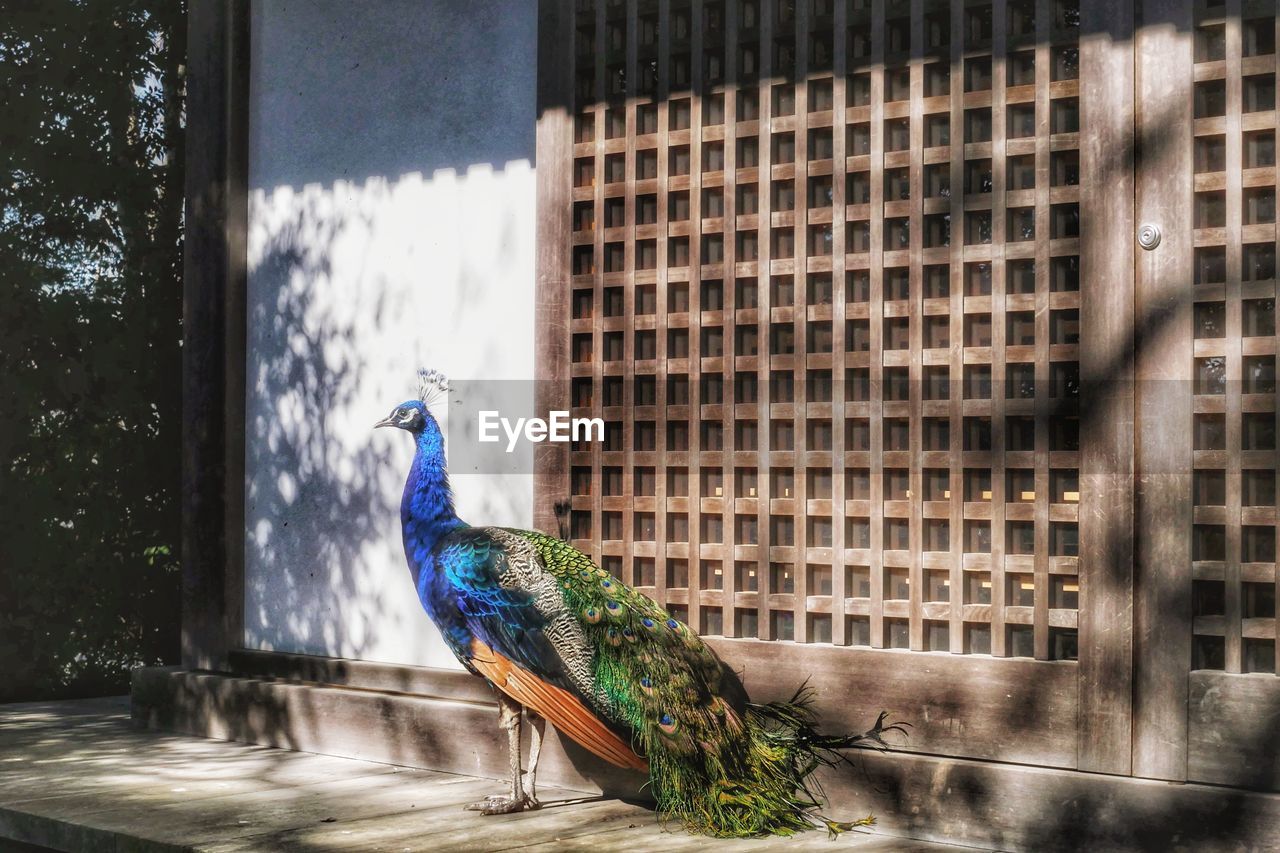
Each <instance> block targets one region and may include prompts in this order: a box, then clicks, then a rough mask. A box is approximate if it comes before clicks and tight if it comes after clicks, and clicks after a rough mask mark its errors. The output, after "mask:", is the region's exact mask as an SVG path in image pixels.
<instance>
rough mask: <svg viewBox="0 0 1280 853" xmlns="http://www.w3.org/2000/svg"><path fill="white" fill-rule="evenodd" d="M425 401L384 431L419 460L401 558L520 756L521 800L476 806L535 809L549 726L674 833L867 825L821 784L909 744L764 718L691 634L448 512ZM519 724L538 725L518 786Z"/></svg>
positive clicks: (576, 566) (802, 715) (495, 810)
mask: <svg viewBox="0 0 1280 853" xmlns="http://www.w3.org/2000/svg"><path fill="white" fill-rule="evenodd" d="M419 378H420V389H419V396H418V399H416V400H408V401H406V402H404V403H401V404H400V405H398V406H396V407H395V409H393V410H392V412H391V414H390V415H388V416H387V417H386V418H385V419H383V420H382V421H380V422H378V424H377V425H376V426H378V427H396V428H399V429H402V430H405V431H406V432H408V433H409V434H410V435H412V436H413V438H414V441H415V443H416V445H417V453H416V454H415V456H414V459H413V465H412V467H411V468H410V470H409V476H408V479H407V481H406V483H405V487H404V495H403V499H402V501H401V505H400V521H401V525H402V529H403V536H404V550H405V557H406V559H407V561H408V564H409V569H410V572H411V573H412V576H413V581H414V584H415V585H416V587H417V593H418V598H419V599H420V600H421V602H422V606H423V608H424V609H425V610H426V612H427V615H428V616H430V618H431V620H432V621H433V622H434V623H435V624H436V626H437V627H438V628H439V629H440V632H441V634H442V636H443V637H444V640H445V642H446V643H447V644H448V646H449V648H450V649H451V650H452V651H453V653H454V654H455V655H457V657H458V660H459V661H461V662H462V664H463V666H465V667H466V668H467V669H468V670H469V671H470V672H472V673H473V674H475V675H477V676H480V677H482V678H485V679H487V680H488V681H489V683H490V684H491V685H492V686H493V687H494V688H495V692H496V693H497V696H498V710H499V715H498V716H499V725H500V727H501V728H502V729H504V730H505V732H506V735H507V742H508V746H509V749H510V760H511V777H512V778H511V792H510V794H509V795H507V794H503V795H494V796H490V797H488V798H486V799H485V800H484V801H481V802H478V803H472V804H470V805H469V806H468V808H470V809H474V810H477V811H480V812H482V813H483V814H487V815H494V814H507V813H511V812H517V811H522V810H525V809H534V808H537V807H538V805H539V803H538V799H537V787H536V785H537V766H538V757H539V753H540V751H541V748H542V741H543V735H544V732H545V727H546V723H547V721H548V720H549V721H550V722H551V724H552V725H554V726H555V727H556V729H557V730H558V731H559V732H560V733H561V734H563V735H565V736H567V737H569V738H571V739H572V740H574V741H576V742H577V743H578V744H580V745H581V746H583V747H584V748H586V749H587V750H589V751H591V752H592V753H594V754H595V755H597V756H599V757H600V758H602V759H604V760H605V761H608V762H610V763H611V764H614V765H616V766H618V767H623V768H630V769H633V770H637V771H641V772H645V773H648V775H649V779H650V782H651V786H652V791H653V794H654V797H655V799H656V800H657V805H658V811H659V815H660V816H661V817H662V818H663V819H664V820H672V821H676V822H679V823H680V824H681V825H683V827H684V828H685V829H687V830H689V831H691V832H696V833H702V834H706V835H712V836H718V837H753V836H762V835H770V834H773V835H784V836H785V835H791V834H793V833H796V832H800V831H803V830H806V829H810V828H814V827H822V826H825V827H826V828H827V829H828V831H829V832H831V833H833V834H838V833H839V832H841V831H844V830H847V829H851V828H852V827H854V826H866V825H870V824H871V823H872V822H873V818H871V817H866V818H862V819H861V820H857V821H852V822H841V821H835V820H831V819H828V818H825V817H823V816H822V815H821V814H820V809H821V803H820V797H821V790H820V789H819V788H818V786H817V784H816V781H815V780H814V779H813V773H814V771H815V770H817V769H818V768H819V767H822V766H834V765H835V764H837V763H838V762H840V761H843V760H846V759H845V756H843V755H842V754H841V753H840V750H843V749H846V748H848V747H852V746H854V745H855V744H862V745H866V746H872V747H876V748H885V747H886V746H887V744H886V742H885V741H884V739H883V736H884V735H885V734H886V733H887V732H890V731H896V732H900V733H903V729H902V727H901V725H900V724H889V725H886V723H885V719H886V715H885V714H884V713H881V714H880V716H879V719H877V720H876V723H875V725H874V726H873V727H872V728H871V729H870V730H869V731H867V732H866V733H864V734H859V735H827V734H822V733H821V732H819V731H818V730H817V728H816V727H815V714H814V711H813V707H812V691H810V690H808V689H807V688H805V687H804V686H802V687H801V688H800V689H799V690H798V691H797V692H796V694H795V696H794V697H793V698H792V700H791V701H789V702H774V703H769V704H754V703H752V702H751V701H750V699H749V698H748V696H747V693H746V691H745V689H744V688H743V685H742V683H741V681H740V680H739V678H738V677H737V675H736V674H735V673H734V672H733V671H732V670H731V669H729V668H728V667H727V666H726V665H725V664H723V663H722V662H721V661H720V659H719V658H718V657H717V656H716V655H715V653H714V652H713V651H712V650H711V649H710V648H709V647H708V646H707V645H706V644H704V643H703V642H702V640H701V639H700V638H699V637H698V636H697V634H695V633H694V632H693V631H692V630H690V628H689V627H688V626H687V625H685V624H684V623H683V622H681V621H680V620H678V619H674V618H672V617H671V615H670V614H668V613H667V612H666V611H664V610H663V609H662V608H661V607H659V606H658V604H657V603H655V602H654V601H653V600H651V599H650V598H648V597H646V596H645V595H642V594H641V593H639V592H636V591H635V590H633V589H631V588H630V587H628V586H627V585H626V584H624V583H622V581H620V580H619V579H618V578H615V577H612V576H611V575H609V574H608V573H607V572H605V571H603V570H602V569H601V568H600V567H599V566H597V565H595V564H594V563H593V562H592V561H591V559H590V558H589V557H588V556H587V555H586V554H583V553H582V552H581V551H579V550H577V549H576V548H574V547H572V546H571V545H570V544H569V543H567V542H565V541H563V540H562V539H559V538H556V537H552V536H548V535H545V534H543V533H538V532H535V531H530V530H515V529H508V528H503V527H472V526H471V525H469V524H467V523H466V522H464V521H462V520H461V519H460V518H458V515H457V513H456V512H455V511H454V504H453V497H452V493H451V492H450V489H449V477H448V473H447V471H446V466H445V452H444V437H443V435H442V433H441V430H440V426H439V424H438V423H437V421H436V419H435V417H434V416H433V415H432V413H431V411H430V410H429V408H428V407H429V405H431V404H432V403H433V402H434V400H435V399H436V398H438V397H439V396H440V395H443V394H447V393H448V391H449V388H448V383H447V381H446V380H445V378H444V377H443V376H442V375H441V374H440V373H438V372H436V371H419ZM522 716H523V717H527V719H528V722H529V724H530V726H531V729H532V733H531V746H530V756H529V766H528V778H527V784H525V783H524V782H523V781H522V771H521V756H520V734H521V731H520V730H521V726H522Z"/></svg>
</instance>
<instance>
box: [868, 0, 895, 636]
mask: <svg viewBox="0 0 1280 853" xmlns="http://www.w3.org/2000/svg"><path fill="white" fill-rule="evenodd" d="M885 4H886V0H871V20H872V22H873V26H872V29H871V61H870V62H869V63H867V64H866V65H864V67H865V68H868V69H869V71H870V74H871V157H870V166H871V169H870V171H871V204H870V217H869V218H870V239H871V246H870V249H871V251H870V257H869V261H870V283H869V290H870V294H869V296H868V299H869V300H870V305H869V309H870V310H869V311H868V315H869V317H870V319H869V321H868V322H869V324H870V329H869V334H868V339H869V349H870V383H871V392H870V397H871V404H870V405H869V406H868V410H869V412H868V414H869V418H870V433H871V435H870V445H869V448H870V454H869V456H870V459H869V464H868V466H867V470H868V471H869V473H870V477H871V490H870V497H871V511H870V513H869V516H868V523H869V524H870V525H871V536H870V541H869V543H868V545H869V547H870V549H871V554H870V556H871V561H870V562H871V566H870V571H871V620H870V621H871V646H872V648H877V649H879V648H885V647H887V646H888V645H889V643H888V642H886V639H885V638H886V634H887V628H886V625H885V621H884V590H885V565H884V563H885V561H884V518H885V516H884V454H883V449H884V433H883V424H884V388H885V382H884V337H883V336H884V289H883V282H884V279H883V275H882V273H883V270H884V217H883V211H884V149H885V146H884V112H885V110H884V101H885V94H884V93H885V82H884V63H885V55H884V54H885V47H884V27H883V26H876V24H879V23H880V22H882V21H884V19H885Z"/></svg>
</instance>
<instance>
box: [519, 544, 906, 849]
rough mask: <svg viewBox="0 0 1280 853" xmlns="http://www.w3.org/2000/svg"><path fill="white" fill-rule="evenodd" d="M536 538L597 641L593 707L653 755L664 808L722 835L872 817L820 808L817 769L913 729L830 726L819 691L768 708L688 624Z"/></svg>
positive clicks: (838, 828) (840, 825)
mask: <svg viewBox="0 0 1280 853" xmlns="http://www.w3.org/2000/svg"><path fill="white" fill-rule="evenodd" d="M511 532H512V533H517V534H518V535H520V536H523V537H525V538H526V539H528V540H529V541H530V542H531V543H532V544H533V545H534V547H535V549H536V551H537V555H538V558H539V561H540V562H541V563H542V565H543V566H544V567H545V568H546V570H547V571H549V572H550V573H552V574H553V575H554V576H555V578H556V580H557V582H558V584H559V587H560V595H561V597H562V598H563V600H564V604H565V605H566V606H567V607H568V608H569V610H570V611H571V612H573V613H575V614H577V621H578V622H579V623H580V626H581V628H582V631H583V633H584V635H585V639H586V642H587V643H588V645H589V646H590V647H591V648H592V650H593V654H592V660H591V662H590V668H591V673H592V676H591V689H590V690H588V691H586V692H587V693H588V694H589V695H587V696H585V697H584V698H585V699H587V701H588V702H589V703H590V704H591V706H592V708H593V710H594V711H595V713H597V714H598V715H599V717H600V718H601V719H603V720H605V721H607V722H608V723H609V724H610V725H611V726H612V727H613V728H615V729H616V730H617V731H618V732H619V733H620V734H622V733H625V734H626V735H629V736H630V739H631V744H632V747H633V748H634V749H635V750H636V752H638V753H639V754H641V755H643V756H645V757H646V758H647V759H648V762H649V776H650V781H651V784H652V788H653V793H654V797H655V798H656V799H657V801H658V810H659V814H660V815H661V816H662V817H663V819H665V820H669V821H674V822H679V823H680V824H681V825H682V826H683V827H684V828H685V829H687V830H689V831H690V832H696V833H700V834H704V835H712V836H718V837H723V838H744V837H753V836H760V835H792V834H794V833H796V832H802V831H804V830H807V829H813V828H815V827H818V826H825V827H826V828H827V830H828V831H829V832H830V833H832V834H839V833H840V832H843V831H845V830H848V829H852V828H854V827H856V826H869V825H870V824H871V823H872V822H873V819H872V818H870V817H866V818H863V819H861V820H857V821H853V822H840V821H833V820H829V819H827V818H825V817H823V816H822V815H821V814H820V809H821V803H820V795H821V790H820V789H819V787H818V783H817V780H816V779H815V778H814V775H813V774H814V772H815V771H817V770H818V769H819V768H821V767H833V766H835V765H837V764H839V763H841V762H843V761H846V760H847V759H846V757H845V756H843V755H842V754H841V753H840V750H843V749H847V748H849V747H853V746H858V745H869V746H874V747H877V748H885V747H886V746H887V745H886V744H885V742H884V740H882V735H883V734H884V733H886V732H889V731H896V732H900V733H905V730H904V729H903V728H902V726H901V725H888V726H886V725H885V724H884V722H885V716H886V715H885V714H881V715H880V718H879V719H878V720H877V721H876V724H875V725H874V726H873V727H872V728H871V729H870V730H869V731H868V732H866V733H865V734H859V735H842V736H833V735H824V734H822V733H820V732H819V731H818V729H817V728H816V725H815V716H814V712H813V696H812V691H811V690H809V689H808V688H807V687H801V688H800V690H798V691H797V692H796V694H795V695H794V696H793V697H792V698H791V699H790V701H787V702H773V703H769V704H766V705H759V704H754V703H751V702H749V701H748V700H747V696H746V692H745V691H744V690H743V688H742V685H741V683H740V682H739V681H738V678H737V676H736V675H735V674H734V673H733V672H731V671H730V670H729V669H728V668H727V667H725V666H724V664H723V663H722V662H721V661H720V659H719V658H717V657H716V655H715V653H714V652H713V651H712V650H711V649H710V648H709V647H708V646H707V645H706V644H705V643H703V642H702V639H701V638H700V637H698V635H697V634H695V633H694V632H693V631H691V630H690V629H689V627H688V626H687V625H685V624H684V623H683V622H680V621H679V620H676V619H673V618H672V617H671V616H670V614H668V613H667V612H666V611H665V610H663V609H662V608H661V607H659V606H658V605H657V604H656V603H655V602H654V601H653V600H652V599H650V598H648V597H647V596H644V595H642V594H640V593H639V592H636V591H635V590H633V589H631V588H630V587H628V586H627V585H626V584H624V583H622V582H621V581H620V580H618V579H617V578H614V577H612V576H610V575H609V574H608V573H607V572H605V571H603V570H602V569H600V568H599V567H598V566H596V565H595V564H594V563H593V562H592V561H591V559H590V558H589V557H588V556H587V555H585V554H583V553H582V552H581V551H579V550H577V549H576V548H574V547H573V546H571V545H569V544H568V543H567V542H564V541H562V540H559V539H555V538H552V537H550V536H545V535H543V534H540V533H533V532H529V531H511Z"/></svg>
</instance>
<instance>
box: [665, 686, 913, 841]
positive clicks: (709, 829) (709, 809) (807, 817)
mask: <svg viewBox="0 0 1280 853" xmlns="http://www.w3.org/2000/svg"><path fill="white" fill-rule="evenodd" d="M812 706H813V699H812V691H811V690H809V689H808V688H807V687H801V688H800V690H798V691H797V692H796V695H795V696H793V697H792V698H791V700H790V701H787V702H773V703H770V704H768V705H754V704H750V705H748V706H747V711H746V719H745V721H744V726H743V731H742V736H741V737H740V738H738V739H735V740H734V741H731V742H727V743H725V744H723V745H722V747H721V749H719V750H714V751H709V752H708V753H705V755H706V758H707V759H708V760H704V761H690V760H689V756H687V755H677V756H670V755H661V756H650V773H651V776H652V778H653V784H654V789H655V793H656V794H657V798H658V809H659V811H660V813H661V814H662V815H663V817H664V818H666V819H670V820H674V821H679V822H680V823H681V824H682V825H683V826H684V828H685V829H687V830H688V831H690V832H697V833H701V834H704V835H714V836H718V837H722V838H750V837H756V836H761V835H783V836H787V835H793V834H794V833H797V832H803V831H805V830H808V829H813V828H814V827H816V826H825V827H826V828H827V831H828V832H829V833H830V834H831V835H832V836H835V835H838V834H840V833H841V832H845V831H847V830H850V829H854V828H856V827H860V826H871V825H872V824H874V823H875V818H874V817H872V816H870V815H868V816H867V817H865V818H861V819H859V820H855V821H847V822H845V821H835V820H831V819H829V818H826V817H824V816H823V815H822V814H821V813H820V809H821V807H822V803H821V794H822V792H821V789H820V788H819V786H818V783H817V780H816V779H815V778H814V776H813V774H814V772H815V771H817V770H818V769H819V768H820V767H834V766H836V765H837V764H840V763H843V762H847V761H848V758H847V757H846V756H844V755H843V754H841V752H840V750H844V749H849V748H850V747H854V746H857V745H860V744H870V745H873V746H876V747H877V748H884V746H885V743H884V741H883V740H882V739H881V735H882V734H883V733H884V732H887V731H898V732H902V731H903V729H902V728H901V726H900V725H891V726H885V725H884V719H885V715H884V714H881V715H880V718H879V719H878V720H877V721H876V725H875V726H874V727H873V728H872V729H871V730H870V731H869V732H867V733H866V734H861V735H824V734H822V733H821V732H819V731H818V730H817V728H816V726H815V719H814V713H813V707H812ZM655 759H656V760H655Z"/></svg>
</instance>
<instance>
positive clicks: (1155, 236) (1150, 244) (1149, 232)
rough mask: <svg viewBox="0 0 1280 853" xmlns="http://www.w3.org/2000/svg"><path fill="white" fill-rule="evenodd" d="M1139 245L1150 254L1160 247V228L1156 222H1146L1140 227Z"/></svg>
mask: <svg viewBox="0 0 1280 853" xmlns="http://www.w3.org/2000/svg"><path fill="white" fill-rule="evenodd" d="M1138 245H1139V246H1141V247H1142V248H1144V249H1146V250H1147V251H1148V252H1150V251H1151V250H1152V249H1154V248H1155V247H1156V246H1159V245H1160V226H1159V225H1156V224H1155V223H1154V222H1144V223H1142V224H1141V225H1140V226H1138Z"/></svg>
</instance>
